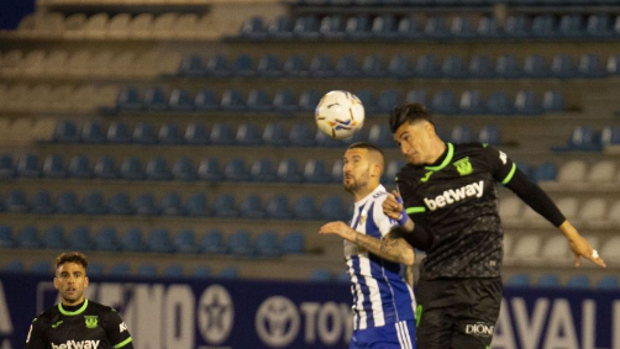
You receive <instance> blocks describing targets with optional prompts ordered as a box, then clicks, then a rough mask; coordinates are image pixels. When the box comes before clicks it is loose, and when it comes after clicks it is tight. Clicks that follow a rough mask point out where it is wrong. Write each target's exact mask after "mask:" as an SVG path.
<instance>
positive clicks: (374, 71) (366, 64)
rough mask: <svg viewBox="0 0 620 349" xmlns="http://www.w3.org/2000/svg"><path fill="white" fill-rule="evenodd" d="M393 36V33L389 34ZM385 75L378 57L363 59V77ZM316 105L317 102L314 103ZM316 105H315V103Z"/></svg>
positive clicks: (372, 56) (383, 67) (385, 72)
mask: <svg viewBox="0 0 620 349" xmlns="http://www.w3.org/2000/svg"><path fill="white" fill-rule="evenodd" d="M391 33H393V34H394V35H395V34H396V33H395V32H393V31H392V32H391ZM386 74H387V71H386V69H385V66H384V64H383V60H382V59H381V57H380V56H378V55H371V56H367V57H366V58H364V61H363V62H362V76H365V77H383V76H385V75H386ZM316 102H317V103H318V100H317V101H316ZM315 105H316V103H315Z"/></svg>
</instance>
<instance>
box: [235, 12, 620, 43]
mask: <svg viewBox="0 0 620 349" xmlns="http://www.w3.org/2000/svg"><path fill="white" fill-rule="evenodd" d="M618 23H620V16H610V15H609V14H595V15H590V16H584V15H581V14H571V15H563V16H561V17H560V18H559V19H558V18H556V17H555V16H553V15H549V14H542V15H536V16H533V17H530V16H527V15H516V16H509V17H508V18H507V19H506V23H505V24H504V25H503V26H502V25H500V24H499V21H498V20H497V18H495V17H486V16H485V17H481V18H479V19H476V18H472V17H471V16H457V17H454V18H452V19H449V18H448V17H447V16H443V15H430V16H428V17H426V18H423V17H422V16H420V15H411V16H405V17H398V16H394V15H390V14H386V15H378V16H373V15H371V14H356V15H353V16H350V17H345V16H342V15H327V16H320V15H304V16H300V17H297V18H292V17H291V16H279V17H276V18H274V19H273V20H272V21H270V22H269V23H264V21H263V19H262V18H261V17H252V18H250V19H248V20H246V22H244V23H243V25H242V27H241V30H240V34H239V38H241V39H246V40H293V39H301V40H319V39H321V40H325V39H327V40H350V41H355V40H373V39H374V40H416V39H425V40H481V39H539V40H540V39H586V38H587V39H610V38H617V37H620V27H619V26H618Z"/></svg>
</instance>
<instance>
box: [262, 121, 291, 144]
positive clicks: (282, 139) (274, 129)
mask: <svg viewBox="0 0 620 349" xmlns="http://www.w3.org/2000/svg"><path fill="white" fill-rule="evenodd" d="M262 140H263V143H264V144H265V145H270V146H276V147H279V146H285V145H287V144H288V143H289V141H288V134H287V133H286V131H285V130H284V127H283V126H282V124H281V123H277V122H275V123H270V124H267V126H265V129H264V130H263V135H262Z"/></svg>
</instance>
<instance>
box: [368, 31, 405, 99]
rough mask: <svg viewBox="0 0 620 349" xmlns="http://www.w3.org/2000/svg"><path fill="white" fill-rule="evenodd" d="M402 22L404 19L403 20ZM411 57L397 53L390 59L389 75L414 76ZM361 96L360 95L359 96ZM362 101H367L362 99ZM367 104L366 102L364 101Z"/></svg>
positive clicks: (397, 76) (402, 77)
mask: <svg viewBox="0 0 620 349" xmlns="http://www.w3.org/2000/svg"><path fill="white" fill-rule="evenodd" d="M401 22H402V21H401ZM413 73H414V71H413V69H412V67H411V57H410V56H408V55H396V56H393V57H392V58H391V59H390V62H389V63H388V67H387V75H389V76H390V77H392V78H398V79H406V78H409V77H411V76H413ZM358 97H359V96H358ZM362 102H365V101H364V100H362ZM364 105H366V103H364Z"/></svg>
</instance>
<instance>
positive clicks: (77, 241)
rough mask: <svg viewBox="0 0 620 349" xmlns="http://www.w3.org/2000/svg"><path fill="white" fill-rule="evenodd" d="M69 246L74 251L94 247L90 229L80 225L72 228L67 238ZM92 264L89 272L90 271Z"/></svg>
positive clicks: (87, 249)
mask: <svg viewBox="0 0 620 349" xmlns="http://www.w3.org/2000/svg"><path fill="white" fill-rule="evenodd" d="M67 246H68V248H69V249H70V250H72V251H90V250H91V249H92V245H91V241H90V231H89V230H88V228H87V227H85V226H78V227H75V228H74V229H73V230H71V233H69V236H68V238H67ZM90 271H91V270H90V265H89V268H88V272H89V273H90Z"/></svg>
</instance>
